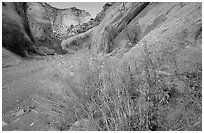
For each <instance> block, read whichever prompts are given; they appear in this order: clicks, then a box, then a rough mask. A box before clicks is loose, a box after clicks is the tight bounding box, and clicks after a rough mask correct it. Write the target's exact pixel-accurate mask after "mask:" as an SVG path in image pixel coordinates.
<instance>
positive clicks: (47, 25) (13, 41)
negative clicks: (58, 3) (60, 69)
mask: <svg viewBox="0 0 204 133" xmlns="http://www.w3.org/2000/svg"><path fill="white" fill-rule="evenodd" d="M2 7H3V10H2V11H3V12H2V14H3V18H2V20H3V21H2V22H3V46H4V47H6V48H8V49H9V50H12V51H13V52H15V53H17V54H19V55H21V56H27V57H28V56H29V54H31V52H32V53H37V54H40V55H49V54H54V53H58V54H62V53H65V52H64V51H63V50H62V49H61V46H60V43H61V40H62V39H63V38H65V37H66V36H67V35H68V34H69V32H70V31H71V29H73V27H74V26H80V25H82V24H84V23H86V22H88V21H89V20H90V14H89V13H88V12H86V11H84V10H80V9H77V8H75V7H73V8H68V9H57V8H54V7H51V6H50V5H48V4H47V3H38V2H33V3H26V2H24V3H20V2H19V3H5V2H4V3H3V5H2ZM72 34H73V33H72ZM74 34H76V32H75V33H74ZM15 35H16V36H15Z"/></svg>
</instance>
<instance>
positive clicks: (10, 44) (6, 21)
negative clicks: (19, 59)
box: [2, 2, 32, 57]
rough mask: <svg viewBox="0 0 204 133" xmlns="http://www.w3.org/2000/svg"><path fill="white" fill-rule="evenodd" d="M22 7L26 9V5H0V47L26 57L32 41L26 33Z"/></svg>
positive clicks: (25, 21)
mask: <svg viewBox="0 0 204 133" xmlns="http://www.w3.org/2000/svg"><path fill="white" fill-rule="evenodd" d="M22 5H24V6H25V8H26V3H15V4H14V3H6V2H3V3H2V45H3V47H5V48H7V49H8V50H10V51H12V52H14V53H16V54H19V55H21V56H23V57H26V56H27V55H28V51H27V50H28V49H29V48H30V47H31V46H32V40H31V38H30V37H29V34H28V33H27V32H26V25H27V19H26V17H25V16H26V15H25V12H24V10H23V9H22V8H21V7H23V6H22ZM19 7H20V8H19Z"/></svg>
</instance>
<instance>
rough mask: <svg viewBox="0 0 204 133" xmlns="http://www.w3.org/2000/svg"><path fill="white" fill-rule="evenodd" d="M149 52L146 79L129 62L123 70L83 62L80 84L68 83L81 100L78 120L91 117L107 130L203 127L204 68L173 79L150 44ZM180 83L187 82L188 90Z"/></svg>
mask: <svg viewBox="0 0 204 133" xmlns="http://www.w3.org/2000/svg"><path fill="white" fill-rule="evenodd" d="M144 51H145V53H144V55H145V62H144V67H143V68H142V70H143V73H144V74H143V76H141V75H142V74H141V73H140V72H139V71H138V70H139V68H137V69H135V70H131V68H130V66H129V65H128V63H124V64H123V65H121V66H120V67H119V65H117V63H115V62H113V61H110V60H108V59H104V60H103V61H98V60H93V61H92V63H91V64H90V63H89V62H88V61H84V62H82V63H81V65H80V66H81V67H80V68H79V73H81V79H80V83H79V84H74V82H73V81H71V80H70V81H69V82H68V84H69V85H70V86H71V89H72V91H73V93H74V95H75V96H76V98H77V101H78V102H77V103H75V105H74V106H75V107H74V113H75V117H76V119H77V120H80V119H84V118H85V119H89V120H91V121H92V122H93V123H94V124H95V126H96V127H97V130H103V131H118V130H120V131H130V130H137V131H141V130H142V131H144V130H184V129H186V130H192V129H191V128H192V127H195V126H197V125H199V124H200V123H201V112H202V108H201V104H202V103H201V101H202V100H201V97H202V92H201V90H202V88H201V83H202V82H201V75H202V74H201V72H202V69H201V68H198V69H197V70H195V71H189V73H183V74H178V73H175V74H173V75H168V74H166V73H162V72H161V71H160V70H159V69H160V67H159V66H156V65H155V64H154V63H153V62H152V60H151V58H150V55H149V52H148V49H147V47H146V45H144ZM157 64H159V63H157ZM133 72H134V73H137V74H133ZM167 79H170V80H169V82H167V81H166V80H167ZM177 79H179V83H181V82H182V83H184V88H185V90H183V91H182V92H181V91H180V90H179V89H180V88H179V87H178V86H179V84H176V83H175V82H174V81H175V80H177ZM190 114H191V116H192V114H193V116H194V117H193V118H191V116H190ZM183 121H187V124H184V125H182V124H183V123H184V122H183ZM200 128H201V127H199V126H198V127H196V128H195V129H194V130H201V129H200Z"/></svg>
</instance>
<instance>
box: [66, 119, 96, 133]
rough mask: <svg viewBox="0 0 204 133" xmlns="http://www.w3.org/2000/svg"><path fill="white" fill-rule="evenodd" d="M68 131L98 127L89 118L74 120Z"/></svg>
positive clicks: (92, 129)
mask: <svg viewBox="0 0 204 133" xmlns="http://www.w3.org/2000/svg"><path fill="white" fill-rule="evenodd" d="M69 131H98V129H97V128H96V126H95V125H94V124H93V123H92V122H91V121H90V120H88V119H82V120H79V121H77V122H75V123H74V124H73V125H72V126H71V127H70V129H69Z"/></svg>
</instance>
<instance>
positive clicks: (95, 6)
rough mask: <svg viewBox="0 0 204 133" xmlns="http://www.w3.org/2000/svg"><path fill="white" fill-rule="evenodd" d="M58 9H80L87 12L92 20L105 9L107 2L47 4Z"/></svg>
mask: <svg viewBox="0 0 204 133" xmlns="http://www.w3.org/2000/svg"><path fill="white" fill-rule="evenodd" d="M47 3H48V4H50V5H51V6H53V7H56V8H60V9H63V8H70V7H76V8H78V9H82V10H85V11H87V12H89V13H90V14H91V18H95V16H96V15H97V14H98V13H99V12H100V11H101V10H102V9H103V6H104V5H105V2H47Z"/></svg>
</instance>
